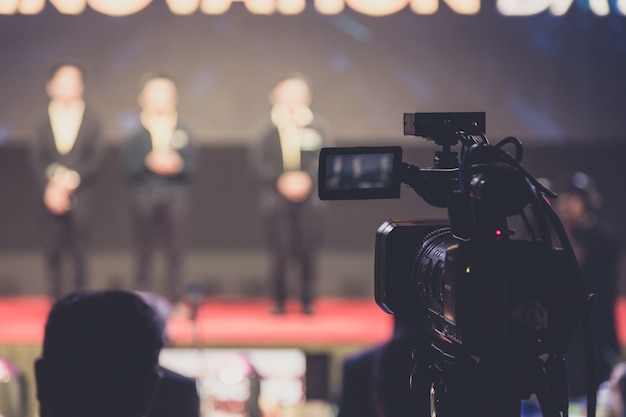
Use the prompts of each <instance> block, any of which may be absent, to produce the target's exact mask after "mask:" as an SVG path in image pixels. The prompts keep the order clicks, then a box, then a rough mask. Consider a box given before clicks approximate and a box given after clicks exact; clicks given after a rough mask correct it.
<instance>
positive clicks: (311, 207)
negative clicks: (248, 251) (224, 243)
mask: <svg viewBox="0 0 626 417" xmlns="http://www.w3.org/2000/svg"><path fill="white" fill-rule="evenodd" d="M323 146H328V137H327V134H326V130H325V129H324V126H323V124H322V123H319V122H316V121H314V122H313V123H312V124H311V125H309V126H308V127H307V128H306V129H305V133H303V134H301V135H300V170H301V171H304V172H306V173H308V174H309V176H310V177H311V179H312V181H313V185H312V187H311V193H310V195H309V196H308V197H307V198H306V199H305V200H304V201H302V202H300V203H294V202H291V201H289V200H287V199H286V198H285V197H283V196H282V195H281V194H280V193H279V191H278V189H277V187H276V182H277V181H278V178H279V177H280V176H281V175H282V174H283V173H284V171H285V170H284V168H283V155H282V150H281V143H280V135H279V132H278V129H277V128H276V127H275V126H274V125H273V124H271V123H268V124H267V126H266V127H265V128H264V129H263V130H262V132H261V134H260V135H259V137H258V138H257V140H256V141H255V142H254V146H253V148H252V150H251V154H250V164H251V166H252V170H253V174H254V176H255V178H256V180H257V183H258V189H259V209H260V213H261V216H262V218H263V221H264V226H265V227H266V230H265V234H266V238H267V244H268V250H269V254H270V257H271V278H272V287H273V299H274V302H275V304H276V306H277V307H278V308H279V309H280V308H284V304H285V301H286V299H287V283H286V276H287V268H288V264H289V260H290V259H294V260H295V261H296V262H297V264H298V267H299V268H300V281H301V295H300V298H301V301H302V304H303V308H304V310H308V309H309V308H310V306H311V303H312V302H313V298H314V297H313V285H314V283H313V281H314V277H315V272H316V271H315V267H316V263H317V255H318V250H319V243H320V237H321V233H320V232H321V226H322V223H321V220H322V212H321V211H322V204H321V203H322V202H321V201H320V200H319V198H318V197H317V169H318V160H319V150H320V149H321V148H322V147H323Z"/></svg>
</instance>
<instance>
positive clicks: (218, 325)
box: [0, 297, 392, 346]
mask: <svg viewBox="0 0 626 417" xmlns="http://www.w3.org/2000/svg"><path fill="white" fill-rule="evenodd" d="M49 308H50V302H49V301H48V300H47V299H46V298H45V297H17V298H0V343H1V344H30V343H37V344H38V343H41V340H42V337H43V326H44V323H45V319H46V315H47V313H48V311H49ZM269 311H270V303H269V302H268V301H267V300H258V299H232V300H231V299H206V300H205V301H204V302H203V303H202V305H201V307H200V310H199V313H198V320H197V335H198V338H197V339H198V342H199V343H200V344H201V345H207V346H216V345H217V346H229V345H230V346H241V345H247V346H288V345H291V346H301V345H335V344H357V345H360V344H363V345H365V344H374V343H378V342H380V341H383V340H385V339H386V338H388V337H389V335H390V334H391V326H392V319H391V316H390V315H388V314H386V313H384V312H382V311H381V310H380V309H379V308H378V306H377V305H376V303H375V302H374V300H372V299H359V300H354V299H333V298H330V299H320V300H317V302H316V303H315V314H314V315H312V316H304V315H301V314H300V310H299V304H298V303H296V302H292V303H289V304H288V305H287V314H285V315H284V316H273V315H271V314H270V313H269ZM193 330H194V327H193V325H192V323H191V322H190V320H189V319H188V318H187V317H184V316H183V317H172V318H171V319H170V320H169V322H168V334H169V336H170V338H171V340H172V341H173V343H174V344H176V345H190V344H193V343H194V337H193V335H194V331H193Z"/></svg>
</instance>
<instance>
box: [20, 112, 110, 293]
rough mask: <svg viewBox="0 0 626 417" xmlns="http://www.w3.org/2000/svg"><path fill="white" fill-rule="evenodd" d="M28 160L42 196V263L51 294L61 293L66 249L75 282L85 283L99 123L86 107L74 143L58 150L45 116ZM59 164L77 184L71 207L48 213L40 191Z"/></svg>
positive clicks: (99, 142) (76, 287) (99, 144)
mask: <svg viewBox="0 0 626 417" xmlns="http://www.w3.org/2000/svg"><path fill="white" fill-rule="evenodd" d="M30 154H31V162H32V165H33V168H34V172H35V177H36V179H37V182H38V184H39V193H40V196H41V197H42V200H41V201H42V206H41V212H42V221H43V232H44V233H43V235H44V244H45V263H46V274H47V279H48V283H49V284H48V285H49V286H50V290H49V291H50V296H51V297H52V298H53V299H58V298H60V297H61V295H62V292H63V291H62V271H61V266H62V258H63V254H64V252H65V251H66V250H69V255H70V256H71V258H72V264H73V265H74V275H75V276H74V286H73V288H72V290H80V289H83V288H85V287H86V286H87V261H86V247H87V236H88V229H89V216H88V213H89V192H90V191H91V189H92V186H93V184H94V182H95V180H96V178H97V174H98V171H99V169H100V166H101V162H102V159H103V156H104V144H103V141H102V140H101V138H100V125H99V123H98V122H97V121H96V119H95V118H94V116H93V115H92V114H91V113H90V111H89V110H88V109H85V112H84V115H83V120H82V122H81V125H80V128H79V131H78V134H77V137H76V141H75V143H74V146H73V147H72V149H71V150H70V151H69V152H68V153H67V154H60V153H59V152H58V151H57V148H56V144H55V139H54V134H53V132H52V125H51V123H50V118H49V117H48V116H46V117H45V118H43V121H42V122H41V123H40V124H39V126H38V128H37V133H36V137H35V139H34V140H33V143H32V146H31V148H30ZM53 164H58V165H62V166H64V167H66V168H68V169H71V170H74V171H76V172H77V173H78V175H80V184H79V186H78V188H77V189H76V191H75V192H74V194H73V195H72V198H71V210H70V211H69V212H67V213H65V214H63V215H56V214H53V213H50V212H49V211H48V209H47V208H46V207H45V205H44V204H43V195H44V192H45V189H46V185H47V184H48V180H49V171H50V167H51V166H52V165H53Z"/></svg>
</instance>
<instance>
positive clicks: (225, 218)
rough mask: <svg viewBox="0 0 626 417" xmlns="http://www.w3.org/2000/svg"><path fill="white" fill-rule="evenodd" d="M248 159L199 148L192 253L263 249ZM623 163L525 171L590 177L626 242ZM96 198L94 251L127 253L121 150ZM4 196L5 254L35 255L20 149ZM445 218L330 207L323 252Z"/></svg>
mask: <svg viewBox="0 0 626 417" xmlns="http://www.w3.org/2000/svg"><path fill="white" fill-rule="evenodd" d="M342 144H344V145H345V143H342V142H340V143H339V145H342ZM434 150H435V149H434V146H433V148H430V147H427V146H416V147H414V148H411V147H408V148H405V155H404V160H405V161H406V162H410V163H413V164H416V165H418V166H421V167H427V166H430V165H431V164H432V157H433V152H434ZM246 152H247V148H246V147H241V146H232V147H227V146H222V147H209V146H203V147H201V148H200V152H199V169H198V173H197V175H196V178H195V181H194V182H193V186H192V188H193V189H192V204H191V210H190V213H189V218H188V226H189V227H188V234H187V235H188V245H189V248H190V250H200V251H202V250H238V249H243V250H250V249H251V250H256V249H262V244H263V239H262V234H261V230H262V225H261V219H260V218H259V216H258V213H257V211H256V190H255V187H254V181H253V177H252V176H251V175H250V172H249V171H248V170H247V168H246ZM625 160H626V144H624V143H613V144H602V145H594V144H591V143H584V144H579V145H571V146H568V147H557V146H530V147H528V146H527V147H526V149H525V158H524V161H523V163H524V164H525V165H526V167H527V168H528V169H529V170H530V171H531V172H532V173H533V174H534V175H535V176H537V177H547V178H556V177H557V176H559V175H562V174H564V173H567V172H571V171H573V170H583V171H586V172H587V173H589V174H590V175H592V176H593V177H594V178H596V180H597V181H598V186H599V188H600V192H601V193H602V194H603V196H604V206H603V207H602V214H603V215H604V216H605V217H606V218H607V219H608V220H610V221H611V222H612V223H613V224H614V225H615V227H616V229H617V230H618V231H619V233H620V234H621V235H622V236H624V234H625V233H626V219H625V218H624V207H625V201H624V198H625V197H624V194H625V193H624V191H625V188H624V178H626V177H625V176H624V173H623V171H622V169H623V168H622V167H623V161H625ZM94 194H95V196H94V197H95V200H94V203H95V204H94V205H93V217H92V218H93V223H94V225H93V233H92V245H93V249H94V250H96V251H97V250H119V249H126V248H128V247H129V246H130V232H129V225H130V223H129V221H130V219H129V208H128V201H129V195H128V188H127V184H126V181H125V178H124V176H123V173H122V168H121V161H120V160H119V148H118V147H117V146H111V147H110V148H109V149H108V152H107V158H106V160H105V162H104V168H103V173H102V176H101V177H100V180H99V181H98V183H97V185H96V187H95V189H94ZM0 196H1V197H0V198H1V199H2V200H1V201H2V203H1V204H0V250H9V251H10V250H32V249H37V248H38V245H39V237H38V231H39V229H38V222H37V218H38V216H37V210H38V205H39V196H38V193H37V190H36V187H35V182H34V178H33V175H32V172H31V169H30V166H29V164H28V160H27V157H26V148H25V147H24V146H22V145H5V146H4V147H0ZM445 216H446V212H445V211H444V210H442V209H436V208H433V207H430V206H428V205H427V204H426V203H424V202H423V201H422V200H421V199H420V197H418V196H417V195H415V194H414V193H413V192H412V191H411V190H409V189H403V192H402V198H401V199H399V200H380V201H333V202H327V219H326V224H325V236H326V237H325V247H326V248H328V249H356V250H360V249H369V248H372V247H373V239H374V235H375V231H376V228H377V227H378V226H379V225H380V224H381V223H382V222H383V221H384V220H386V219H388V218H424V219H432V218H437V217H445Z"/></svg>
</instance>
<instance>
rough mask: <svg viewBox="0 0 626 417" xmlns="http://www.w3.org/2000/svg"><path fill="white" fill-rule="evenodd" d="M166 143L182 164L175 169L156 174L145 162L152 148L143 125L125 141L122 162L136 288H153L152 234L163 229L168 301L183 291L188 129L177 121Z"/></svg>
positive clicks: (190, 161)
mask: <svg viewBox="0 0 626 417" xmlns="http://www.w3.org/2000/svg"><path fill="white" fill-rule="evenodd" d="M170 147H171V149H173V150H175V151H176V152H177V153H178V154H179V155H180V157H181V158H182V160H183V170H182V172H180V173H179V174H177V175H174V176H165V175H160V174H157V173H155V172H153V171H151V170H149V169H148V168H147V167H146V164H145V159H146V156H147V155H148V154H149V153H150V152H151V151H152V138H151V135H150V133H149V132H148V130H146V129H145V128H142V129H141V130H140V131H138V132H137V133H136V134H135V135H133V136H132V137H131V138H130V139H129V140H128V141H127V142H126V145H125V148H124V163H125V167H126V172H127V174H128V178H129V181H130V184H131V188H132V193H133V195H132V197H131V199H132V202H131V212H132V222H133V240H134V248H135V286H136V289H137V290H140V291H152V290H153V288H151V286H152V284H151V278H150V259H151V257H152V252H153V249H154V245H155V240H156V235H157V234H159V233H164V235H165V236H163V238H164V240H165V246H166V258H167V262H168V269H167V273H168V275H167V279H166V282H167V294H166V295H167V296H168V298H169V299H170V301H172V302H177V301H180V299H181V297H182V295H183V294H182V293H183V277H182V244H183V239H182V235H183V229H184V219H185V215H186V212H187V199H188V195H187V194H188V188H189V184H190V181H191V177H192V174H193V172H194V170H195V158H196V155H195V149H194V147H193V144H192V142H191V139H190V137H189V134H188V133H187V131H186V130H185V129H183V128H182V127H178V128H177V129H176V130H175V132H174V134H173V136H172V139H171V140H170Z"/></svg>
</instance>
